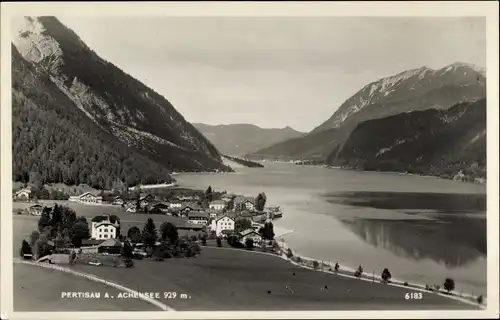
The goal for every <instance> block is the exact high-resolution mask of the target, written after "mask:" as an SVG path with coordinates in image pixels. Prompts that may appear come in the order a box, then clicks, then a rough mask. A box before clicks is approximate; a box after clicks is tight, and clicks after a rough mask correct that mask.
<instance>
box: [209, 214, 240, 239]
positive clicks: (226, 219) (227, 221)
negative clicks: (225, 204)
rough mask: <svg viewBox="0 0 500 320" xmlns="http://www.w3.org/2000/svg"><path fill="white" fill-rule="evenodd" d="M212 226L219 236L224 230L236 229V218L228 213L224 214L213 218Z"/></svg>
mask: <svg viewBox="0 0 500 320" xmlns="http://www.w3.org/2000/svg"><path fill="white" fill-rule="evenodd" d="M210 227H211V229H212V231H215V234H216V235H217V237H218V236H220V235H221V233H222V231H223V230H234V219H233V218H231V217H230V216H228V215H223V216H220V217H219V218H217V219H214V220H212V225H211V226H210Z"/></svg>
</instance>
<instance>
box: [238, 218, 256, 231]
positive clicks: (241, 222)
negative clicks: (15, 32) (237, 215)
mask: <svg viewBox="0 0 500 320" xmlns="http://www.w3.org/2000/svg"><path fill="white" fill-rule="evenodd" d="M251 228H252V221H250V220H249V219H237V220H236V223H235V224H234V230H236V231H242V230H247V229H251Z"/></svg>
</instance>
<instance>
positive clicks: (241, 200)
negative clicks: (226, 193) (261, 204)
mask: <svg viewBox="0 0 500 320" xmlns="http://www.w3.org/2000/svg"><path fill="white" fill-rule="evenodd" d="M254 201H255V199H253V198H252V197H243V196H237V197H236V198H234V209H235V210H250V211H253V210H255V204H254Z"/></svg>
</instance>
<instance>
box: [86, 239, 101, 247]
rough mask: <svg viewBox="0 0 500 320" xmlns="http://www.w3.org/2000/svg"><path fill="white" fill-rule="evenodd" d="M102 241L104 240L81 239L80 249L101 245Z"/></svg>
mask: <svg viewBox="0 0 500 320" xmlns="http://www.w3.org/2000/svg"><path fill="white" fill-rule="evenodd" d="M104 241H105V240H96V239H83V240H82V247H90V246H97V245H99V244H101V243H103V242H104Z"/></svg>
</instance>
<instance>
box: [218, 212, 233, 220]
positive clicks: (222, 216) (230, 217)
mask: <svg viewBox="0 0 500 320" xmlns="http://www.w3.org/2000/svg"><path fill="white" fill-rule="evenodd" d="M224 217H228V218H229V219H231V220H233V221H234V217H232V215H229V214H227V213H225V214H223V215H221V216H220V217H218V218H216V219H215V222H217V221H219V220H220V219H222V218H224Z"/></svg>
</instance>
